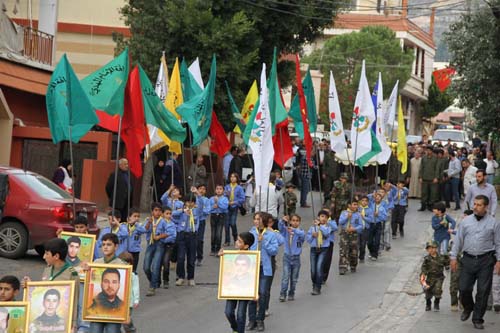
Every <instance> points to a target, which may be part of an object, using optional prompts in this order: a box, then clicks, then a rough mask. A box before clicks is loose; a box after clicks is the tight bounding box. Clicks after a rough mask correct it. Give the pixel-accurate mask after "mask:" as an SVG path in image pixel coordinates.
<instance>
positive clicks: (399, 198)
mask: <svg viewBox="0 0 500 333" xmlns="http://www.w3.org/2000/svg"><path fill="white" fill-rule="evenodd" d="M399 200H401V190H400V189H398V203H399Z"/></svg>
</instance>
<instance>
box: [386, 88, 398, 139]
mask: <svg viewBox="0 0 500 333" xmlns="http://www.w3.org/2000/svg"><path fill="white" fill-rule="evenodd" d="M398 85H399V80H398V81H396V84H395V85H394V88H393V89H392V92H391V96H390V97H389V100H388V101H387V106H386V110H385V112H384V124H385V126H386V127H385V128H386V132H385V134H386V135H387V137H389V139H394V137H393V135H392V127H393V126H394V125H397V124H394V121H395V119H396V107H397V106H398Z"/></svg>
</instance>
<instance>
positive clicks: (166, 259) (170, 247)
mask: <svg viewBox="0 0 500 333" xmlns="http://www.w3.org/2000/svg"><path fill="white" fill-rule="evenodd" d="M174 247H175V244H174V243H170V244H165V253H164V254H163V284H167V285H168V283H169V282H170V278H169V276H170V259H171V258H172V252H173V251H174Z"/></svg>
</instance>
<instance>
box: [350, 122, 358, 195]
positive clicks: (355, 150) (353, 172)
mask: <svg viewBox="0 0 500 333" xmlns="http://www.w3.org/2000/svg"><path fill="white" fill-rule="evenodd" d="M354 130H355V131H356V139H355V140H354V142H355V143H354V160H353V168H352V190H351V201H352V199H353V198H354V189H355V186H354V184H355V181H356V157H357V156H356V154H357V153H358V152H357V150H358V129H357V128H355V129H354Z"/></svg>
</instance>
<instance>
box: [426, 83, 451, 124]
mask: <svg viewBox="0 0 500 333" xmlns="http://www.w3.org/2000/svg"><path fill="white" fill-rule="evenodd" d="M428 91H429V95H428V96H427V101H426V102H425V103H423V105H422V116H423V117H426V118H432V117H435V116H437V115H438V113H440V112H443V111H444V110H445V109H446V108H447V107H448V106H450V105H451V104H453V97H452V96H451V95H450V94H449V93H448V90H445V91H443V92H441V90H439V88H438V86H437V84H436V81H435V80H434V76H432V82H431V85H430V86H429V90H428Z"/></svg>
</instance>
